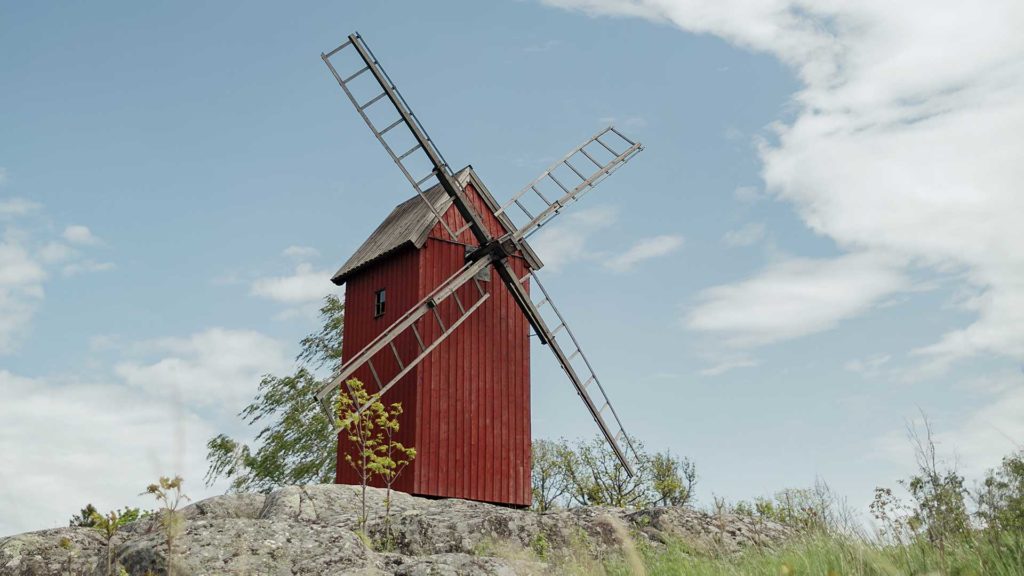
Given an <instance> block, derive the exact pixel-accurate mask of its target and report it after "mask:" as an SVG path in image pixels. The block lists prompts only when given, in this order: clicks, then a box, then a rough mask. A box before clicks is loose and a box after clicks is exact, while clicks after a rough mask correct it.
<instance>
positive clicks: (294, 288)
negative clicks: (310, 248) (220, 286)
mask: <svg viewBox="0 0 1024 576" xmlns="http://www.w3.org/2000/svg"><path fill="white" fill-rule="evenodd" d="M335 290H336V286H334V284H332V283H331V273H330V272H327V271H326V270H314V269H313V266H312V265H311V264H306V263H302V264H299V265H298V266H296V267H295V273H294V274H292V275H290V276H271V277H268V278H259V279H257V280H256V281H254V282H253V283H252V286H251V288H250V292H251V293H252V294H253V295H254V296H259V297H261V298H268V299H270V300H275V301H277V302H282V303H284V304H309V303H312V302H319V301H320V300H321V299H323V297H324V296H327V295H328V294H331V293H332V292H334V291H335Z"/></svg>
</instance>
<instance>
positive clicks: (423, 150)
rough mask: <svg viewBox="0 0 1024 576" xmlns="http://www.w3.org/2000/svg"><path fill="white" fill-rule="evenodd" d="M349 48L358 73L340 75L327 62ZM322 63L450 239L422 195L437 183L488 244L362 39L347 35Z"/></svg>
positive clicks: (427, 139) (451, 233) (468, 206)
mask: <svg viewBox="0 0 1024 576" xmlns="http://www.w3.org/2000/svg"><path fill="white" fill-rule="evenodd" d="M350 47H351V50H352V51H355V54H356V55H358V60H355V62H356V65H355V68H356V69H355V70H354V71H347V72H346V74H345V75H342V74H341V73H339V72H338V70H337V68H336V67H335V65H334V63H333V62H332V60H331V59H332V58H337V57H339V56H340V55H343V54H345V53H346V52H348V51H347V50H346V49H348V48H350ZM320 58H321V59H322V60H323V61H324V64H326V65H327V68H329V69H330V71H331V74H332V75H333V76H334V79H335V80H337V82H338V85H339V86H340V87H341V89H342V91H344V92H345V95H346V96H348V99H349V101H351V102H352V105H353V106H355V108H356V111H357V112H359V116H360V117H362V119H363V121H364V122H366V125H367V126H368V127H369V128H370V131H371V132H373V135H374V136H376V137H377V140H378V141H379V142H380V143H381V145H382V146H383V147H384V150H386V151H387V153H388V156H390V157H391V159H392V160H393V161H394V162H395V164H396V165H397V166H398V169H399V170H400V171H401V172H402V175H403V176H405V179H406V180H408V181H409V184H411V185H412V188H413V190H415V191H416V193H417V194H418V195H419V196H420V198H421V199H423V201H424V202H426V203H427V205H428V206H430V211H431V212H432V213H433V214H434V216H435V217H436V218H437V219H438V220H439V221H441V224H442V226H444V228H445V231H446V232H447V233H448V235H449V236H450V237H451V239H452V240H456V239H457V238H458V235H459V234H458V233H457V232H455V231H454V230H452V229H451V227H449V226H448V224H447V223H445V221H444V218H442V217H441V214H440V213H439V212H438V210H437V208H435V207H434V205H433V203H432V202H430V201H429V200H428V199H427V197H426V195H425V192H426V191H427V190H429V189H430V188H432V187H433V186H434V185H436V184H438V183H439V184H441V186H442V187H443V188H444V190H445V192H446V193H447V194H448V195H449V196H450V197H451V198H452V199H453V200H455V205H456V207H457V208H458V210H459V212H460V213H461V214H462V217H463V218H464V219H465V220H466V222H468V224H467V227H469V228H470V229H471V230H472V231H473V234H474V235H475V236H476V237H477V240H479V241H480V243H481V244H483V243H485V242H486V241H488V240H490V235H489V234H488V233H487V230H486V228H484V227H483V225H482V220H481V219H480V216H479V215H478V214H476V212H475V210H474V209H473V206H472V205H471V204H470V203H469V202H467V201H466V199H465V197H464V196H463V193H462V190H461V189H460V188H459V186H458V185H457V184H456V183H455V179H454V176H453V174H452V170H451V168H450V167H449V166H448V163H447V162H446V161H445V159H444V156H442V155H441V152H440V151H439V150H438V149H437V147H436V146H435V145H434V141H433V140H431V139H430V136H429V135H428V134H427V131H426V130H425V129H424V128H423V125H422V124H420V121H419V119H417V118H416V115H415V114H413V112H412V109H410V108H409V105H408V104H407V103H406V101H405V98H403V97H402V94H401V93H400V92H399V91H398V87H396V86H395V84H394V82H392V81H391V78H390V77H388V75H387V72H385V71H384V68H383V67H381V65H380V62H378V61H377V59H376V58H375V57H374V56H373V53H372V52H371V51H370V48H369V47H368V46H367V45H366V43H365V42H363V39H362V37H361V36H360V35H359V34H358V33H355V34H351V35H349V37H348V40H347V41H345V42H344V43H343V44H342V45H341V46H338V47H337V48H335V49H334V50H331V51H330V52H327V53H323V54H321V55H320ZM367 72H369V74H370V75H369V77H367V75H366V74H367ZM359 88H363V90H362V91H360V90H359ZM378 90H379V92H378ZM360 92H361V93H360ZM389 104H390V105H389ZM381 126H383V127H381ZM399 142H404V145H403V146H402V147H398V143H399ZM405 146H408V148H406V147H405Z"/></svg>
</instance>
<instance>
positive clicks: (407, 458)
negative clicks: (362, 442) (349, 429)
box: [369, 402, 416, 548]
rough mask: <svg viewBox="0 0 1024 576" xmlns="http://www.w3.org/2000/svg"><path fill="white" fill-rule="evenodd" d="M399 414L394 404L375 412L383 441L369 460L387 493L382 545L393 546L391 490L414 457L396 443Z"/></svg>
mask: <svg viewBox="0 0 1024 576" xmlns="http://www.w3.org/2000/svg"><path fill="white" fill-rule="evenodd" d="M401 415H402V404H401V403H399V402H395V403H393V404H391V405H390V406H387V407H385V406H383V405H381V407H380V408H379V409H377V411H376V422H375V424H376V426H377V429H378V430H380V433H381V436H382V442H381V444H380V445H379V446H378V450H377V452H376V453H375V454H374V455H373V456H372V457H371V462H370V464H369V467H370V470H371V471H372V472H373V473H375V474H376V475H377V476H378V477H380V479H381V481H382V482H384V488H385V490H386V492H385V495H384V532H385V539H386V540H387V541H388V542H387V543H386V544H385V546H386V547H389V548H390V547H393V545H394V543H393V542H392V541H391V540H392V539H393V536H394V535H393V534H392V531H391V488H392V486H393V485H394V484H395V480H397V479H398V477H399V476H400V475H401V474H402V471H403V470H405V468H406V466H408V465H409V463H410V462H412V460H413V459H414V458H416V449H415V448H411V447H406V446H405V445H404V444H402V443H401V442H398V441H397V440H395V434H397V433H398V417H399V416H401Z"/></svg>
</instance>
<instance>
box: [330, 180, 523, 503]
mask: <svg viewBox="0 0 1024 576" xmlns="http://www.w3.org/2000/svg"><path fill="white" fill-rule="evenodd" d="M466 192H467V196H468V197H469V198H470V200H471V202H472V203H473V204H474V205H475V207H476V209H477V212H478V213H479V214H481V215H482V216H483V217H484V219H485V223H486V225H487V227H488V229H489V231H490V232H491V234H493V235H495V236H500V235H501V234H503V233H504V230H503V229H502V226H501V224H500V223H499V222H498V221H497V219H496V218H494V217H493V215H491V213H490V210H489V209H488V208H487V207H486V205H485V204H484V202H483V200H482V199H481V198H480V197H479V195H478V194H477V192H476V190H474V189H473V187H472V185H469V186H467V187H466ZM444 216H445V220H446V221H447V223H448V224H449V226H450V227H451V228H452V229H458V228H460V227H461V226H462V225H463V220H462V218H461V217H460V216H459V214H458V213H457V211H456V210H455V209H454V208H450V209H449V210H448V211H447V212H446V213H445V215H444ZM447 238H448V237H447V233H446V232H444V230H443V228H442V227H441V226H440V225H437V226H435V229H434V230H432V231H431V234H430V237H429V238H428V239H427V241H426V243H425V244H424V245H423V247H422V248H421V249H419V250H415V249H409V250H407V251H405V252H402V253H399V254H396V255H393V256H390V257H387V258H385V259H383V260H382V261H380V262H377V263H374V264H371V265H370V266H368V267H367V269H366V270H365V271H363V272H360V273H358V274H356V275H355V276H353V277H352V278H350V279H349V280H348V282H347V286H346V318H345V341H344V352H345V353H346V354H349V353H355V352H356V351H358V350H359V349H361V348H362V347H363V346H364V345H365V344H366V343H367V342H369V341H370V340H371V339H372V338H373V337H374V336H376V335H377V334H379V333H380V332H381V331H383V330H384V329H385V328H387V326H388V325H390V323H391V322H393V321H394V320H395V318H397V317H398V316H399V315H401V314H402V313H404V312H405V311H406V310H408V309H409V308H410V307H412V306H414V305H415V304H416V303H417V302H419V301H420V300H421V299H422V298H423V297H425V296H426V295H427V294H428V293H430V292H431V291H432V290H433V289H434V288H435V287H436V286H437V285H438V284H440V283H441V282H443V281H444V280H445V279H447V278H448V277H449V276H451V275H452V274H454V273H455V272H456V271H457V270H459V269H460V268H461V267H462V266H463V265H464V264H465V246H466V245H470V246H475V245H476V241H475V238H473V236H472V234H471V233H470V232H469V231H466V232H464V233H463V235H462V236H460V237H459V239H458V240H459V242H458V243H455V242H451V241H450V240H448V239H447ZM509 263H510V264H511V265H512V268H513V270H514V271H515V273H516V274H517V276H519V277H521V276H522V275H524V274H525V273H526V271H527V267H526V263H525V260H524V259H523V258H521V257H519V256H513V257H511V258H509ZM490 274H491V280H490V281H489V282H482V283H481V284H482V285H483V287H484V288H485V290H487V291H488V292H489V293H490V295H491V296H490V299H489V300H488V301H487V302H486V303H484V304H483V305H482V306H481V307H480V309H479V310H477V311H476V312H475V313H474V314H473V316H471V317H470V318H469V319H467V320H466V322H465V323H463V324H462V325H461V326H460V327H459V328H458V329H457V330H456V332H454V333H453V334H452V335H451V336H450V337H449V338H448V339H447V340H446V341H445V342H444V343H442V344H441V345H440V346H438V347H437V348H436V349H435V350H434V351H433V352H432V353H431V354H430V355H429V356H427V358H426V359H424V361H423V362H422V363H420V365H419V366H418V367H417V368H416V369H414V370H413V371H412V372H411V373H410V374H409V375H407V376H406V377H405V378H404V379H403V380H402V381H401V382H400V383H399V384H398V385H397V386H395V388H393V389H392V390H391V391H389V392H388V394H387V397H386V398H385V400H386V401H387V402H389V403H390V402H395V401H400V402H402V404H403V407H404V408H405V414H404V415H403V417H402V421H401V430H400V435H401V440H402V441H403V442H405V443H406V444H407V445H411V446H414V447H415V448H416V450H417V457H416V459H415V460H414V461H413V463H412V465H410V467H409V468H408V469H407V470H406V471H405V472H404V473H403V476H402V477H401V478H400V479H399V481H398V485H397V486H396V487H397V488H398V489H399V490H402V491H406V492H411V493H413V494H420V495H425V496H438V497H456V498H466V499H471V500H481V501H485V502H497V503H502V504H510V505H516V506H528V505H529V504H530V502H531V496H532V495H531V490H530V358H529V355H530V344H529V337H528V336H529V324H528V323H527V321H526V318H525V317H524V316H523V314H522V313H521V312H520V311H519V308H518V307H517V306H516V304H515V301H514V300H513V299H512V297H511V296H510V294H509V292H508V290H507V289H506V288H505V286H504V285H503V284H502V283H501V280H500V278H499V277H498V275H497V274H496V273H494V272H493V270H491V271H490ZM380 288H385V289H386V290H387V312H386V313H385V315H384V317H383V318H381V319H374V318H373V297H374V291H376V290H378V289H380ZM457 293H458V295H459V298H461V299H462V303H463V305H464V306H466V307H469V306H470V305H471V304H472V303H474V302H476V301H477V299H478V293H477V291H476V286H475V285H474V283H473V282H470V283H468V284H467V285H465V286H463V287H462V288H460V289H459V290H458V292H457ZM438 312H439V313H440V314H441V317H442V318H443V319H444V321H445V323H446V324H450V323H451V322H450V321H451V320H454V319H455V318H457V317H458V316H459V312H458V309H457V306H456V304H455V301H454V299H453V298H449V299H448V300H446V301H445V302H443V303H442V304H441V305H440V306H439V307H438ZM417 328H418V329H419V330H420V332H421V333H422V334H424V338H425V339H428V340H432V339H433V338H434V337H436V336H437V335H438V333H439V329H438V327H437V324H436V322H435V321H434V320H433V319H432V318H430V317H425V318H423V319H421V320H420V321H419V323H418V324H417ZM397 345H398V348H399V352H400V353H401V354H402V358H403V360H404V359H407V358H412V357H414V356H415V355H416V353H417V347H416V343H415V340H414V339H412V338H411V337H409V338H405V339H404V341H401V342H397ZM376 358H382V359H383V360H382V362H381V365H377V360H376ZM374 365H375V366H376V367H377V369H378V372H379V373H380V376H381V378H382V379H385V380H386V379H387V378H388V376H389V375H393V374H395V373H396V372H397V370H398V367H397V365H396V363H395V362H394V360H393V358H390V355H384V354H378V355H377V356H375V361H374ZM357 376H358V377H359V378H360V379H361V380H363V381H364V382H366V383H367V384H368V386H370V387H371V389H372V387H373V385H372V382H373V378H372V376H371V375H370V373H369V370H367V369H365V368H364V369H363V370H361V371H360V372H359V373H358V374H357ZM345 449H347V442H346V441H345V440H344V438H342V439H340V441H339V456H338V468H337V470H338V473H337V479H338V482H341V483H357V482H358V479H357V478H356V476H355V473H354V472H353V471H352V470H351V468H350V467H349V465H348V464H347V463H346V462H345V461H344V459H343V458H344V450H345Z"/></svg>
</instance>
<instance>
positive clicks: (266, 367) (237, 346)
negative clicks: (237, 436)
mask: <svg viewBox="0 0 1024 576" xmlns="http://www.w3.org/2000/svg"><path fill="white" fill-rule="evenodd" d="M137 348H138V349H142V350H147V351H149V355H150V356H156V357H157V359H155V360H152V361H144V360H142V361H139V360H134V361H125V362H120V363H118V364H117V365H116V366H115V367H114V373H115V374H117V376H119V377H120V378H121V379H122V380H123V381H124V382H125V383H127V384H128V385H130V386H133V387H136V388H139V389H141V390H145V391H146V392H147V393H149V394H152V395H154V396H157V397H164V398H167V397H169V396H171V395H174V394H179V395H180V398H181V399H182V401H183V402H184V403H186V404H187V405H189V406H193V407H203V406H214V407H216V408H217V409H219V410H222V411H225V412H227V413H231V414H233V413H235V412H236V411H237V410H239V409H240V408H241V407H242V406H243V405H244V403H245V402H246V401H248V400H249V399H251V398H252V397H253V396H254V395H255V392H256V386H257V385H258V384H259V381H260V377H261V376H262V375H263V374H268V373H281V372H283V371H286V370H288V369H289V367H290V366H291V364H292V362H291V361H290V360H289V358H288V355H287V354H286V350H285V346H284V345H283V344H282V343H281V342H279V341H278V340H275V339H273V338H271V337H269V336H267V335H265V334H262V333H260V332H255V331H251V330H228V329H224V328H210V329H207V330H204V331H202V332H199V333H196V334H193V335H191V336H189V337H187V338H163V339H156V340H151V341H148V342H144V343H142V344H141V345H140V346H137Z"/></svg>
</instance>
